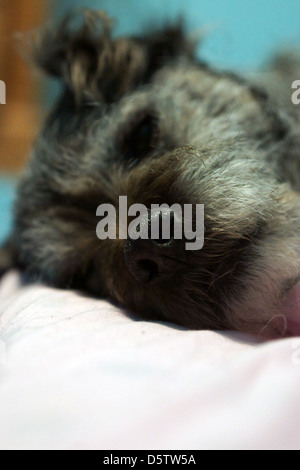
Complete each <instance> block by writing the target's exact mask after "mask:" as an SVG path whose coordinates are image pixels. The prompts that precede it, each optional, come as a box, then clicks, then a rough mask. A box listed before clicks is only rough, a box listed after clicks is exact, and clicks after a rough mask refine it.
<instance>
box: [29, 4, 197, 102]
mask: <svg viewBox="0 0 300 470" xmlns="http://www.w3.org/2000/svg"><path fill="white" fill-rule="evenodd" d="M29 46H30V55H31V57H32V59H33V62H34V63H35V64H36V65H37V66H38V67H39V68H41V69H43V70H44V71H45V72H46V73H47V74H49V75H52V76H56V77H61V78H62V79H63V81H64V82H65V83H66V84H67V85H68V86H69V88H70V89H71V90H73V92H74V95H75V99H76V102H77V104H79V103H80V102H81V101H82V99H83V98H84V97H85V96H87V97H89V96H90V97H92V98H93V99H101V100H103V101H107V102H111V101H115V100H116V99H118V98H119V97H120V96H121V95H122V94H124V93H125V92H127V91H129V90H131V89H133V88H134V87H136V86H137V85H138V84H139V83H142V82H145V81H147V80H148V79H149V78H150V77H151V75H152V74H153V73H154V72H155V71H156V70H157V69H158V68H160V67H162V66H163V65H165V64H166V63H167V62H168V61H170V60H172V59H174V58H176V57H179V56H180V57H181V56H182V55H186V56H188V57H192V56H193V52H194V46H193V44H192V43H191V42H190V41H189V40H188V39H187V38H186V36H185V35H184V32H183V27H182V24H178V25H176V26H172V27H168V28H165V29H162V30H161V31H156V32H153V33H150V34H148V35H145V36H143V37H136V38H117V39H114V38H113V37H112V21H111V20H110V19H109V18H108V17H107V16H106V15H105V13H104V12H102V11H92V10H88V9H84V10H81V13H74V12H73V13H70V14H69V15H67V16H66V17H65V18H64V19H63V20H62V21H61V22H60V23H59V24H58V25H56V26H49V25H48V26H44V27H42V28H41V29H39V30H37V31H34V32H33V33H32V34H31V36H30V38H29Z"/></svg>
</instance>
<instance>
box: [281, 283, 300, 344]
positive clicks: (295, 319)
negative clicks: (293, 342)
mask: <svg viewBox="0 0 300 470" xmlns="http://www.w3.org/2000/svg"><path fill="white" fill-rule="evenodd" d="M279 309H280V314H281V315H282V318H283V319H284V320H285V330H286V331H285V334H284V336H286V337H288V336H299V335H300V282H298V283H297V284H296V285H295V286H294V287H293V288H292V289H290V290H289V291H288V292H287V294H286V296H285V298H284V300H283V301H282V302H281V304H280V307H279Z"/></svg>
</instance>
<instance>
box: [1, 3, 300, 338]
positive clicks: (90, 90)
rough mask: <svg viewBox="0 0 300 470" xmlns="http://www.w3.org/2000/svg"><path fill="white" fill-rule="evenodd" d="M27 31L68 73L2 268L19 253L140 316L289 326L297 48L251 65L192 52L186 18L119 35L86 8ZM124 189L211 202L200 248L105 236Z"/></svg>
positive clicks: (297, 141)
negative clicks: (245, 68)
mask: <svg viewBox="0 0 300 470" xmlns="http://www.w3.org/2000/svg"><path fill="white" fill-rule="evenodd" d="M30 45H31V57H32V60H33V62H34V63H35V65H36V66H38V67H39V68H40V69H42V70H43V71H44V72H46V73H47V74H49V75H51V76H54V77H57V78H58V79H59V80H60V81H61V82H62V84H63V87H62V93H61V95H60V97H59V99H58V100H57V102H56V103H55V105H54V106H53V109H52V110H51V112H50V114H49V115H48V117H47V119H46V121H45V123H44V125H43V127H42V130H41V132H40V134H39V136H38V138H37V140H36V142H35V144H34V147H33V150H32V154H31V157H30V160H29V162H28V165H27V167H26V168H25V170H24V173H23V175H22V177H21V178H20V182H19V185H18V189H17V197H16V203H15V209H14V229H13V233H12V235H11V237H10V239H9V240H8V241H7V243H6V244H5V245H4V246H3V248H2V249H1V254H0V271H1V274H3V273H4V272H6V271H7V270H8V269H11V268H13V267H16V268H18V269H20V270H21V271H22V272H23V273H24V275H25V277H26V278H27V279H30V280H32V281H42V282H44V283H47V284H49V285H51V286H54V287H58V288H67V289H77V290H80V291H83V292H85V293H89V294H90V295H93V296H97V297H101V298H107V299H110V300H111V301H113V302H116V303H117V304H119V305H122V306H124V307H125V308H126V309H128V311H131V312H133V313H134V314H137V315H138V316H139V318H142V319H146V320H160V321H167V322H172V323H176V324H178V325H181V326H184V327H187V328H191V329H218V330H236V331H239V332H243V333H250V334H256V335H259V334H260V333H261V331H262V330H265V333H267V334H268V335H273V336H274V335H275V336H277V335H278V336H280V335H282V334H283V330H284V322H283V320H282V318H281V317H282V315H281V313H280V312H281V310H280V309H281V304H282V301H283V300H284V298H285V296H286V295H287V293H288V292H289V290H290V289H291V288H292V287H293V286H294V285H296V284H297V282H298V281H299V278H300V276H299V274H300V243H299V233H300V197H299V192H298V191H299V189H300V127H299V119H300V112H299V111H298V109H297V107H296V106H293V105H292V103H291V99H290V96H291V83H292V81H293V80H294V79H295V78H297V76H298V77H299V76H300V61H299V59H298V58H297V57H296V56H294V55H293V54H285V55H279V56H278V57H277V58H276V59H274V61H273V62H272V63H271V64H270V65H269V66H268V67H267V68H266V70H265V71H263V72H261V73H257V74H256V75H255V76H253V77H250V78H249V77H244V76H242V75H238V74H236V73H232V72H226V71H220V70H218V69H216V68H213V67H211V66H209V65H208V64H207V63H205V62H203V61H201V60H199V59H198V58H197V56H196V52H195V51H196V44H195V42H194V41H192V40H191V39H189V36H188V35H187V34H185V32H184V26H183V25H182V24H181V23H180V24H175V25H167V26H166V27H164V28H161V29H157V30H156V31H151V32H145V33H144V35H141V36H137V37H125V38H115V37H114V36H113V29H112V22H111V21H110V19H108V18H107V17H106V16H105V14H104V13H102V12H95V11H90V10H86V11H85V12H84V13H83V15H81V16H80V18H79V19H78V16H77V14H69V15H68V16H67V17H65V18H64V19H63V20H62V21H61V22H60V23H59V24H57V25H56V26H49V25H48V26H46V27H44V28H42V29H41V30H39V31H37V32H35V33H34V34H33V35H32V36H31V37H30ZM297 74H298V75H297ZM120 195H126V196H127V198H128V203H129V204H135V203H141V204H144V205H145V206H146V207H147V208H148V207H150V205H151V204H157V203H158V204H161V203H165V204H168V205H169V206H171V205H172V204H175V203H176V204H180V205H182V206H183V205H184V204H192V205H196V204H203V205H204V226H205V236H204V246H203V248H202V249H200V250H196V251H189V252H187V251H186V250H185V249H184V245H183V243H182V242H181V241H180V240H175V239H174V238H172V236H170V237H169V239H168V240H162V239H157V240H152V239H149V240H133V239H130V238H129V239H127V240H123V239H120V238H118V237H117V239H115V240H112V239H107V240H99V239H98V238H97V236H96V226H97V223H98V222H99V219H98V218H97V216H96V211H97V207H98V206H99V204H104V203H108V204H112V205H113V206H114V207H117V205H118V200H119V196H120ZM150 217H151V216H150Z"/></svg>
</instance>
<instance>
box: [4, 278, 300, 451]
mask: <svg viewBox="0 0 300 470" xmlns="http://www.w3.org/2000/svg"><path fill="white" fill-rule="evenodd" d="M0 335H1V336H0V376H1V381H0V403H1V406H0V446H1V448H2V449H110V450H114V449H128V450H133V449H153V450H154V449H162V450H171V449H172V450H178V449H187V450H191V449H300V400H299V390H300V337H297V336H296V337H292V338H285V339H280V340H276V341H269V342H263V341H261V340H258V339H255V338H253V337H248V336H244V335H241V334H237V333H233V332H228V333H224V332H218V331H189V330H186V329H184V328H180V327H177V326H175V325H173V324H168V323H162V322H144V321H140V320H138V319H137V318H135V317H133V316H132V315H130V314H129V313H128V312H125V311H123V310H121V309H120V308H118V307H116V306H114V305H112V304H110V303H108V302H106V301H101V300H97V299H92V298H88V297H85V296H84V295H83V294H80V293H78V292H68V291H63V290H58V289H52V288H49V287H46V286H42V285H23V284H22V281H21V278H20V276H19V274H18V273H17V272H10V273H8V274H7V275H6V276H5V277H4V278H3V280H2V282H1V283H0Z"/></svg>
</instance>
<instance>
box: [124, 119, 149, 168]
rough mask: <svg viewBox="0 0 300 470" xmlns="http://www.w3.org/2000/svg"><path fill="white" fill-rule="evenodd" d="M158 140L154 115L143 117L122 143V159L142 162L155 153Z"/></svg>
mask: <svg viewBox="0 0 300 470" xmlns="http://www.w3.org/2000/svg"><path fill="white" fill-rule="evenodd" d="M156 140H157V120H156V118H155V116H153V115H150V114H148V115H146V116H143V118H142V119H140V120H139V121H138V122H137V123H136V124H135V125H134V126H133V127H132V128H131V129H130V132H128V133H127V134H126V135H125V137H124V138H123V141H122V149H121V152H122V158H123V159H124V160H132V161H140V160H142V159H143V158H144V157H146V156H147V155H149V154H150V153H152V152H153V150H154V148H155V145H156Z"/></svg>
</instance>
